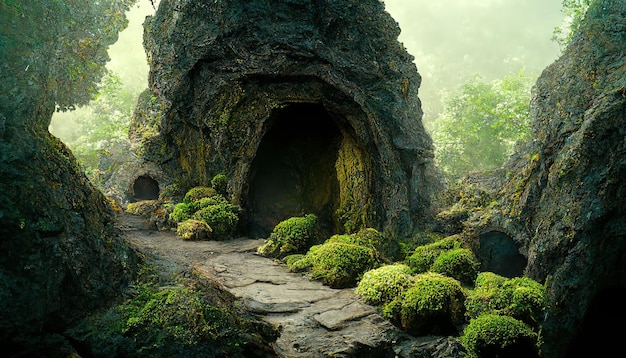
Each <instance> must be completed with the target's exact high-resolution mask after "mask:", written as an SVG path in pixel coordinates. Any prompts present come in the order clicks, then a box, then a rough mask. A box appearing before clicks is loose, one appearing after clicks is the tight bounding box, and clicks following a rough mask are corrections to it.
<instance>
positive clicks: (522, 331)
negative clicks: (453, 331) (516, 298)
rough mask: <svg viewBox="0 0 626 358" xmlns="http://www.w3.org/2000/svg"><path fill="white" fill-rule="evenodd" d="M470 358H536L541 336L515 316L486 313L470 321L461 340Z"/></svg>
mask: <svg viewBox="0 0 626 358" xmlns="http://www.w3.org/2000/svg"><path fill="white" fill-rule="evenodd" d="M460 339H461V344H462V345H463V347H464V348H465V350H466V351H467V356H468V358H479V357H520V358H522V357H523V358H536V357H539V354H538V335H537V334H536V333H535V332H534V331H533V330H532V329H531V328H530V327H528V326H527V325H526V324H524V322H522V321H520V320H517V319H515V318H513V317H508V316H500V315H495V314H485V315H481V316H479V317H477V318H474V319H472V320H471V321H470V323H469V325H468V326H467V327H466V328H465V330H464V331H463V334H462V335H461V337H460Z"/></svg>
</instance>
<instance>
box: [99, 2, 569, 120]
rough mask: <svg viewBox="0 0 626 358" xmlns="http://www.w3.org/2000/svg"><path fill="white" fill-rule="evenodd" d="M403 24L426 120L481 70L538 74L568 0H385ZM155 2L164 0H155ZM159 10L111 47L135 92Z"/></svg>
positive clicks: (550, 55)
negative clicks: (146, 37)
mask: <svg viewBox="0 0 626 358" xmlns="http://www.w3.org/2000/svg"><path fill="white" fill-rule="evenodd" d="M384 2H385V6H386V9H387V11H388V12H389V13H390V14H391V15H392V16H393V17H394V19H396V21H397V22H398V23H399V25H400V28H401V34H400V38H399V40H400V42H402V43H404V46H405V47H406V48H407V51H408V52H409V53H410V54H412V55H413V56H414V57H415V63H416V65H417V68H418V71H419V73H420V74H421V76H422V79H423V80H422V86H421V88H420V98H421V100H422V107H423V108H424V111H425V119H426V120H427V119H429V118H431V117H432V116H433V115H434V114H435V112H436V111H437V110H438V109H439V108H440V101H439V97H440V96H439V93H440V91H441V90H442V89H454V88H456V87H457V86H458V85H460V84H461V83H463V82H464V81H466V80H467V79H468V78H469V77H471V76H473V75H475V74H479V75H481V76H482V77H484V78H485V80H492V79H496V78H500V77H502V76H504V75H507V74H511V73H516V72H519V70H520V69H524V70H525V71H526V72H527V73H532V74H535V75H539V74H540V72H541V71H542V70H543V69H544V68H545V67H546V66H547V65H549V64H550V63H552V62H553V61H554V60H555V59H556V58H557V57H558V54H559V52H560V50H559V47H558V45H557V44H556V43H554V42H553V41H551V40H550V38H551V36H552V31H553V29H554V27H555V26H558V25H559V24H560V23H561V20H562V19H563V17H564V15H563V14H562V13H561V12H560V10H561V0H523V1H520V0H385V1H384ZM155 3H158V2H157V1H155ZM153 13H154V9H153V8H152V5H151V4H150V1H149V0H139V3H138V5H135V6H133V7H132V9H131V11H130V12H129V14H128V16H129V21H130V22H129V26H128V28H127V29H125V30H124V31H122V32H121V33H120V38H119V41H118V42H117V43H116V44H114V45H113V46H111V48H110V51H109V54H110V57H111V62H110V63H109V64H108V67H109V68H110V69H112V70H113V71H115V72H116V73H117V74H118V75H120V77H121V78H122V80H123V81H124V83H126V85H127V86H129V88H131V89H133V90H134V91H137V92H139V91H140V90H142V89H144V88H146V87H147V74H148V65H147V63H146V56H145V52H144V49H143V45H142V36H143V27H142V23H143V21H144V19H145V16H146V15H151V14H153Z"/></svg>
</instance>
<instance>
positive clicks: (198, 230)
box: [176, 219, 213, 240]
mask: <svg viewBox="0 0 626 358" xmlns="http://www.w3.org/2000/svg"><path fill="white" fill-rule="evenodd" d="M212 231H213V230H212V229H211V227H210V226H209V225H207V223H205V222H204V221H200V220H194V219H187V220H185V221H183V222H182V223H180V224H178V226H177V227H176V234H177V235H178V236H179V237H180V238H181V239H183V240H206V239H208V238H210V237H211V232H212Z"/></svg>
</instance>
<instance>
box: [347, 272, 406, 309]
mask: <svg viewBox="0 0 626 358" xmlns="http://www.w3.org/2000/svg"><path fill="white" fill-rule="evenodd" d="M413 282H414V279H413V275H412V271H411V268H410V267H409V266H407V265H404V264H400V263H397V264H390V265H383V266H381V267H378V268H375V269H373V270H370V271H367V272H366V273H365V274H364V275H363V278H362V279H361V281H360V282H359V284H358V286H357V287H356V289H355V290H354V293H356V294H357V295H359V296H360V297H362V298H363V300H364V301H365V303H367V304H370V305H374V306H377V307H379V308H381V309H383V308H384V306H385V305H387V304H389V303H390V302H392V301H393V300H394V299H397V298H398V297H399V296H402V294H403V293H404V291H406V290H407V289H408V288H409V287H411V286H412V285H413Z"/></svg>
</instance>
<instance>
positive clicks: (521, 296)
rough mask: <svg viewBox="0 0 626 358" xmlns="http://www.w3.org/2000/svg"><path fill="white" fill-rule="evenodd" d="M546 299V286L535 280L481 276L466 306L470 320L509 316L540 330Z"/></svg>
mask: <svg viewBox="0 0 626 358" xmlns="http://www.w3.org/2000/svg"><path fill="white" fill-rule="evenodd" d="M545 296H546V292H545V288H544V287H543V285H541V284H540V283H539V282H537V281H535V280H533V279H531V278H528V277H515V278H512V279H507V278H505V277H502V276H499V275H496V274H494V273H492V272H481V273H480V274H479V275H478V277H477V278H476V287H475V288H474V290H472V291H471V292H470V293H469V294H468V296H467V300H466V303H465V305H466V307H467V315H468V316H469V317H470V318H476V317H478V316H480V315H483V314H487V313H489V314H498V315H506V316H511V317H514V318H516V319H519V320H521V321H523V322H524V323H526V324H528V325H530V326H531V327H535V328H536V327H538V326H539V324H540V323H541V321H542V320H543V315H544V311H545V309H546V304H547V303H546V298H545Z"/></svg>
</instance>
